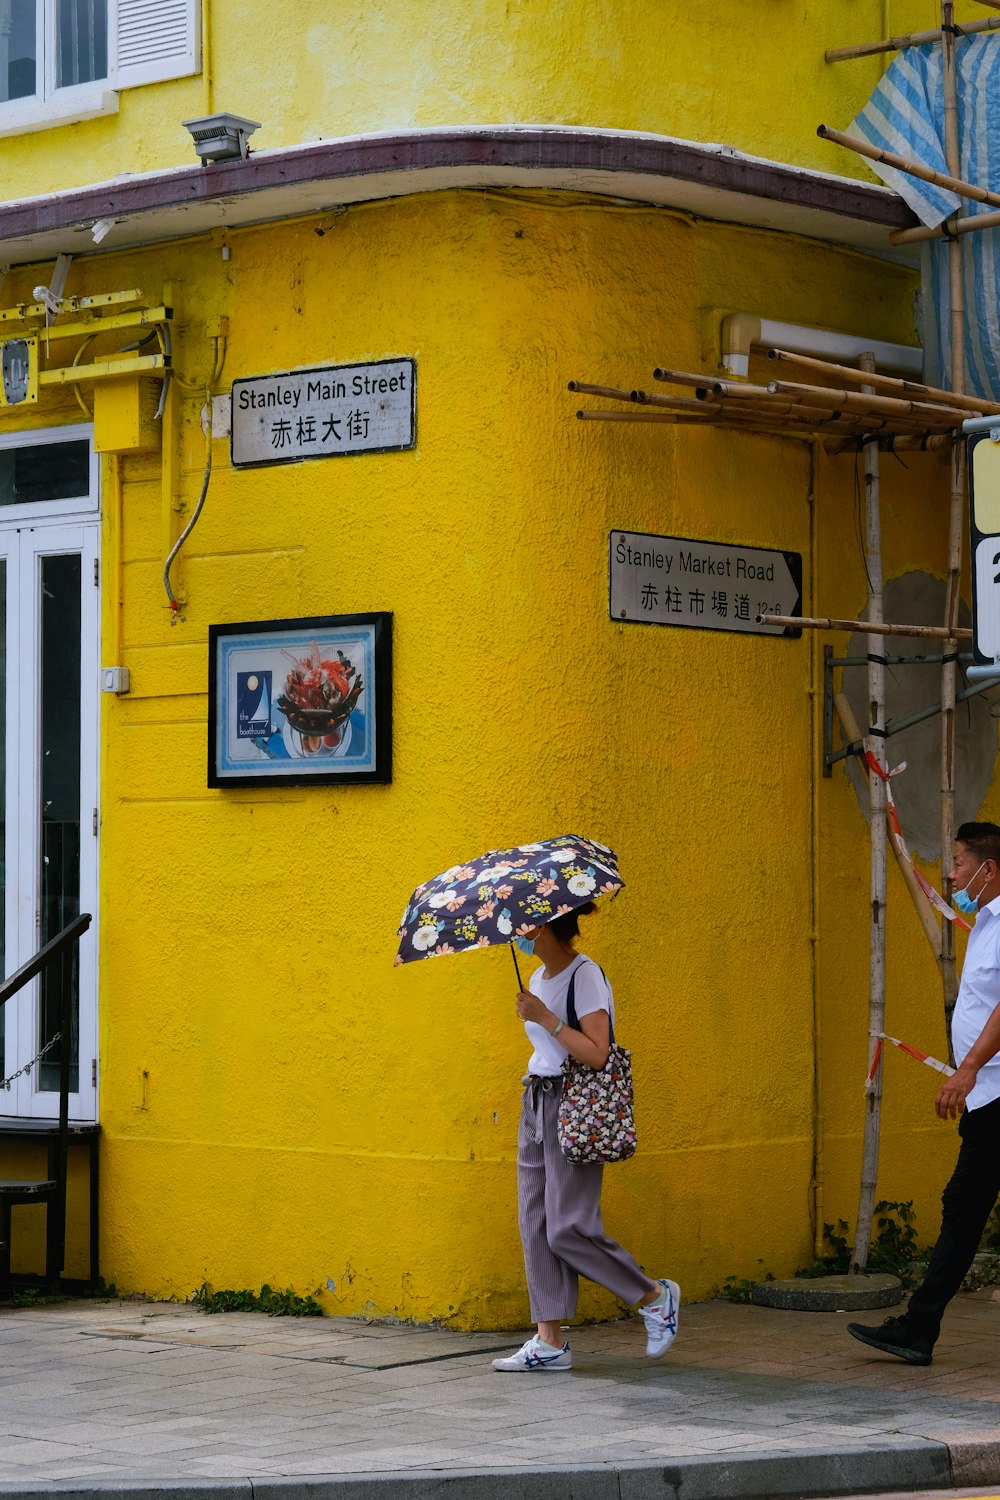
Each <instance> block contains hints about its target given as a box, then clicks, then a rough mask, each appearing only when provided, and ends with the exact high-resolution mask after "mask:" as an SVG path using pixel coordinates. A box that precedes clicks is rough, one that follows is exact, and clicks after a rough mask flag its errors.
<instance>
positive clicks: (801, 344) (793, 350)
mask: <svg viewBox="0 0 1000 1500" xmlns="http://www.w3.org/2000/svg"><path fill="white" fill-rule="evenodd" d="M751 348H767V349H772V348H775V349H787V350H788V352H789V353H790V354H809V355H813V356H814V357H815V358H817V359H831V360H838V361H841V362H843V361H844V360H854V359H857V358H858V357H859V356H860V355H862V354H867V353H871V354H874V356H875V364H876V367H877V368H878V369H879V370H897V371H899V372H900V373H902V374H905V375H909V376H913V377H915V378H916V379H918V380H919V379H920V378H921V376H922V374H923V357H924V356H923V350H922V349H920V348H918V347H915V346H913V345H911V344H887V343H884V342H883V341H882V340H881V339H870V338H865V337H859V336H857V335H855V334H852V333H834V332H833V330H832V329H829V328H809V327H806V326H804V325H803V324H800V323H778V322H775V321H774V320H773V319H771V318H758V317H755V316H754V315H753V314H752V313H730V314H729V315H728V316H727V317H725V318H723V320H722V368H723V372H724V373H725V374H726V375H736V376H740V377H742V378H743V379H746V376H747V374H748V373H749V369H750V350H751Z"/></svg>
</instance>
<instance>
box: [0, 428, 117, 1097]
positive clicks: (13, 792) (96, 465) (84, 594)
mask: <svg viewBox="0 0 1000 1500" xmlns="http://www.w3.org/2000/svg"><path fill="white" fill-rule="evenodd" d="M80 439H86V440H87V441H88V442H89V443H90V459H91V462H90V467H89V471H88V472H89V486H90V487H89V493H88V494H86V495H81V496H79V497H77V498H73V499H69V500H49V501H39V502H37V503H35V504H32V505H23V506H0V554H2V555H3V556H4V557H5V558H6V559H7V560H8V578H7V583H8V588H7V610H8V619H7V634H8V659H9V660H11V661H18V662H24V661H25V660H30V661H31V662H35V661H36V659H37V653H38V649H39V643H38V641H37V638H35V639H32V640H31V641H29V640H26V639H24V638H23V634H22V632H23V630H24V628H25V626H26V625H27V624H29V623H30V624H31V625H32V627H37V623H38V601H37V589H38V586H39V578H40V573H39V567H40V559H41V557H42V556H53V555H59V554H61V553H67V552H68V553H73V552H79V553H80V554H81V560H82V566H81V580H80V581H81V600H80V602H81V611H82V615H81V646H82V653H83V654H82V660H81V684H82V693H81V721H80V786H81V799H80V895H81V910H86V909H88V907H89V909H90V910H91V911H92V913H93V916H94V921H93V923H92V924H91V926H90V929H89V931H88V932H86V933H85V934H84V936H83V938H82V939H81V942H80V963H79V983H80V1026H79V1053H78V1064H79V1080H78V1090H77V1092H75V1093H72V1094H71V1095H70V1116H71V1118H72V1119H74V1120H83V1121H87V1120H96V1119H97V1098H98V1094H97V1071H98V1070H97V1059H98V1056H99V1053H98V1025H97V1005H98V989H97V985H98V968H97V926H98V892H99V883H98V882H99V838H98V836H96V835H95V834H92V833H91V829H90V823H89V819H90V812H89V809H90V807H91V806H93V807H95V808H99V806H100V801H99V796H100V781H99V771H100V751H99V746H100V695H99V672H100V590H99V589H97V588H92V587H90V586H89V582H88V577H89V574H90V573H91V572H92V569H93V563H94V561H96V560H97V559H98V558H99V555H100V489H99V477H100V461H99V459H98V457H97V456H96V455H95V454H94V450H93V429H92V428H91V427H90V426H84V425H76V426H72V427H55V428H46V429H44V430H42V431H37V432H31V431H22V432H11V433H3V434H0V449H3V448H22V447H33V446H35V445H36V444H38V443H42V442H49V443H57V442H71V441H79V440H80ZM11 533H17V534H18V535H19V536H20V535H21V534H22V533H29V534H30V535H31V536H32V537H33V540H32V541H31V542H29V543H27V548H26V555H22V548H21V547H20V546H19V545H18V546H15V547H14V548H11V547H10V546H9V544H8V541H7V538H8V537H9V536H10V535H11ZM11 558H13V559H14V561H15V563H16V565H15V566H14V567H11V566H10V560H11ZM26 675H27V679H28V682H29V683H31V682H32V681H33V682H34V689H33V691H34V697H33V698H32V699H31V702H30V703H29V702H28V698H27V696H25V697H24V698H23V701H21V702H20V703H19V704H18V706H19V707H21V708H22V709H23V714H22V718H21V723H20V725H18V726H13V724H12V718H13V716H12V712H11V710H12V709H13V707H14V700H13V698H12V697H11V692H12V689H11V688H10V685H9V683H8V713H7V716H6V717H7V722H8V734H9V735H10V734H14V735H15V736H17V737H18V753H16V754H14V755H10V754H8V757H7V786H6V792H5V795H6V805H7V868H8V870H9V871H16V870H17V869H18V868H21V869H26V868H30V869H32V870H33V871H34V872H35V874H36V875H39V876H40V867H39V861H40V858H41V851H40V848H39V836H40V827H39V823H38V799H39V786H38V768H39V744H38V735H39V731H40V716H39V705H38V699H37V692H38V676H37V672H36V673H33V674H32V673H28V674H26ZM88 682H89V683H90V684H91V687H90V690H89V691H88V686H87V685H88ZM31 691H32V689H31V688H30V687H29V688H25V686H24V684H23V682H22V688H21V692H22V694H27V693H28V692H31ZM98 826H99V822H98ZM38 898H39V890H38V880H37V879H32V880H31V881H23V882H20V883H15V884H14V886H13V889H10V888H8V891H7V896H6V915H5V920H6V951H7V955H8V961H7V967H8V971H9V972H13V969H14V968H15V967H16V966H17V964H20V963H24V962H26V961H27V960H28V959H29V958H30V957H31V956H32V954H33V953H35V952H37V950H38V946H39V941H38V918H39V910H38ZM39 995H40V989H39V983H38V980H33V981H32V982H31V984H29V985H27V986H26V987H25V989H24V990H22V992H21V993H20V994H19V995H16V996H15V997H14V998H13V999H12V1000H9V1001H8V1002H7V1005H6V1006H5V1007H3V1009H2V1010H0V1024H5V1023H6V1020H7V1018H5V1017H4V1016H3V1011H5V1010H10V1011H11V1016H10V1018H9V1020H10V1023H11V1024H10V1025H9V1026H8V1031H7V1037H8V1041H9V1042H10V1043H11V1044H12V1045H11V1047H10V1049H9V1050H8V1052H7V1056H6V1063H7V1064H8V1065H9V1069H10V1070H13V1068H14V1067H20V1066H21V1064H22V1063H23V1062H25V1061H27V1060H28V1059H29V1058H31V1057H32V1056H33V1055H34V1053H35V1050H36V1048H37V1036H38V1005H39ZM92 1059H93V1060H94V1068H93V1073H92V1069H91V1060H92ZM38 1080H39V1068H38V1066H37V1064H36V1066H35V1067H33V1068H32V1069H31V1071H30V1072H29V1073H27V1074H24V1075H22V1076H21V1077H20V1078H18V1079H17V1080H16V1082H15V1083H14V1084H13V1085H12V1088H11V1090H10V1092H9V1093H3V1092H0V1112H2V1113H3V1114H9V1115H17V1116H18V1117H20V1118H36V1119H37V1118H41V1119H49V1118H54V1117H55V1116H56V1115H57V1114H58V1108H59V1094H58V1091H55V1092H53V1091H52V1090H45V1091H44V1092H43V1091H42V1090H41V1089H39V1087H38Z"/></svg>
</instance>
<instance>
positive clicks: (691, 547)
mask: <svg viewBox="0 0 1000 1500" xmlns="http://www.w3.org/2000/svg"><path fill="white" fill-rule="evenodd" d="M609 571H610V600H611V606H610V607H611V618H612V619H613V620H627V621H629V622H631V623H633V624H641V625H684V626H688V627H689V628H693V629H695V630H735V631H740V632H743V633H745V634H750V635H787V636H799V635H801V634H802V632H801V631H800V630H795V629H793V628H792V627H791V626H787V627H786V626H782V625H759V624H758V623H757V618H758V616H759V615H799V614H801V613H802V554H801V553H800V552H778V551H776V550H774V549H772V548H769V547H738V546H733V545H731V544H730V543H728V542H703V541H693V540H691V539H690V538H688V537H680V536H653V535H651V534H650V533H649V532H642V531H613V532H612V533H611V542H610V567H609Z"/></svg>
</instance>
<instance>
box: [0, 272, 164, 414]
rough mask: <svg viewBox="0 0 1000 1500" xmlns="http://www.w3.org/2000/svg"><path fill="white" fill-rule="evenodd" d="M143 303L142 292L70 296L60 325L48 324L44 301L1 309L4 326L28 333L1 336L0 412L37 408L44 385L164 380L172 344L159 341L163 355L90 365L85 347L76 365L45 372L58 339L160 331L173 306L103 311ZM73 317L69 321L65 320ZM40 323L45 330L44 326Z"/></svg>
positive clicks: (63, 305)
mask: <svg viewBox="0 0 1000 1500" xmlns="http://www.w3.org/2000/svg"><path fill="white" fill-rule="evenodd" d="M141 300H142V292H140V291H127V292H105V293H102V294H100V295H98V296H94V297H65V298H63V299H62V301H61V303H60V310H59V313H58V314H57V317H58V318H59V319H60V321H58V322H55V323H53V322H49V321H47V310H46V307H45V304H44V302H24V303H20V304H19V305H18V306H17V307H14V308H6V309H4V310H3V311H0V324H2V323H12V322H20V323H23V324H27V325H28V327H27V329H26V330H25V332H24V333H22V334H20V335H15V336H12V337H10V338H7V339H2V338H0V408H2V407H13V406H21V405H34V404H35V403H37V401H38V399H39V395H40V393H41V390H42V389H43V387H45V386H57V387H58V386H75V385H77V384H79V383H80V382H82V381H100V380H121V378H122V377H123V376H126V375H146V376H149V375H153V376H157V375H158V376H161V377H162V376H163V375H164V374H165V373H166V371H167V370H168V369H169V367H170V356H169V354H168V353H167V352H166V350H167V348H168V347H169V345H166V344H165V343H164V340H163V339H162V338H161V339H160V352H159V353H158V354H139V353H135V354H132V353H131V351H129V353H128V354H127V355H112V356H111V357H105V358H103V359H96V360H91V361H90V362H89V363H86V362H84V361H83V360H81V359H80V352H82V349H83V348H86V346H87V345H86V343H85V344H83V345H82V346H81V351H78V353H77V357H76V359H75V360H74V361H73V362H72V363H71V364H66V365H56V366H54V367H53V368H51V369H44V368H43V367H42V366H43V359H42V348H43V344H44V349H45V352H46V353H47V352H48V347H49V345H50V343H52V342H53V341H58V340H61V339H84V340H86V341H87V342H89V341H90V340H92V339H94V338H96V337H97V336H98V335H99V334H105V333H120V332H124V331H126V330H128V329H133V328H151V329H155V328H157V327H160V326H162V325H164V324H168V323H169V322H170V321H171V319H172V318H173V308H172V307H168V306H167V305H166V304H165V303H161V304H160V305H159V306H157V307H138V308H133V309H132V310H130V311H124V310H123V311H121V312H117V311H113V312H110V313H105V312H102V311H101V309H103V308H123V309H124V308H127V307H128V305H129V304H130V303H135V302H139V301H141ZM67 314H70V315H71V316H70V319H69V321H66V322H63V321H61V320H62V319H63V318H64V317H66V315H67ZM73 315H75V316H73ZM39 325H41V326H39Z"/></svg>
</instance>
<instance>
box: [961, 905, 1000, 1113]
mask: <svg viewBox="0 0 1000 1500" xmlns="http://www.w3.org/2000/svg"><path fill="white" fill-rule="evenodd" d="M997 1005H1000V896H995V897H994V899H993V900H992V901H990V902H988V903H987V905H986V906H982V907H980V909H979V913H978V915H977V917H976V925H975V927H973V929H972V931H971V932H970V933H969V943H968V947H967V948H966V950H965V963H964V964H963V965H962V982H961V984H960V985H959V987H958V999H957V1001H956V1002H955V1013H954V1015H953V1016H952V1018H951V1045H952V1046H953V1047H954V1049H955V1061H956V1062H958V1063H960V1062H961V1061H962V1059H963V1058H964V1057H965V1054H966V1053H967V1052H968V1051H969V1049H970V1048H971V1047H972V1045H973V1043H974V1042H975V1041H977V1039H978V1037H979V1034H980V1032H981V1031H982V1029H983V1027H984V1026H985V1025H986V1022H987V1021H988V1020H989V1018H990V1016H991V1015H992V1014H993V1012H994V1010H995V1009H996V1007H997ZM994 1099H1000V1053H998V1054H997V1056H996V1057H993V1058H991V1059H990V1061H989V1062H988V1063H984V1064H983V1066H982V1067H981V1068H980V1070H979V1075H978V1077H977V1080H976V1086H975V1088H974V1089H973V1090H972V1092H971V1094H970V1095H969V1097H968V1098H967V1099H966V1101H965V1107H966V1109H982V1107H983V1105H984V1104H992V1102H993V1100H994Z"/></svg>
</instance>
